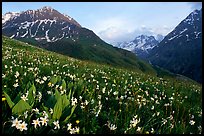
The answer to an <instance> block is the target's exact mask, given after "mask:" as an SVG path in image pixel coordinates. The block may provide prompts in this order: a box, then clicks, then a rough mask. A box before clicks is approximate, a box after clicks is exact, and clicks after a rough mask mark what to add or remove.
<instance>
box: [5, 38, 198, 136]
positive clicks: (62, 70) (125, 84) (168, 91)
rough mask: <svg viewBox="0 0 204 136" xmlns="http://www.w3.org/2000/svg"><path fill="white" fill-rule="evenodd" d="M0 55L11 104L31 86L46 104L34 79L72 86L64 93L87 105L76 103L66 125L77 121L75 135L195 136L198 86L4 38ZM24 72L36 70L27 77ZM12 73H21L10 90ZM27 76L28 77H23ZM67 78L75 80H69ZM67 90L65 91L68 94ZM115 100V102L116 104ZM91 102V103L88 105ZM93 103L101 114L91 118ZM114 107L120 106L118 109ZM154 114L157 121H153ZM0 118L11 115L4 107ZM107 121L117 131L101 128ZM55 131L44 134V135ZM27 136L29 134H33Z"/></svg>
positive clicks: (12, 78) (40, 86)
mask: <svg viewBox="0 0 204 136" xmlns="http://www.w3.org/2000/svg"><path fill="white" fill-rule="evenodd" d="M2 51H3V54H2V57H3V58H2V74H3V75H5V77H4V78H3V79H2V87H3V89H2V90H3V91H5V92H7V93H8V94H9V95H10V97H11V99H14V98H15V96H16V95H18V93H19V92H22V93H25V92H26V89H25V88H26V84H27V83H28V82H31V83H34V84H35V86H36V90H37V91H41V92H42V94H43V100H42V103H46V101H47V99H46V98H47V97H48V96H47V93H46V91H47V90H49V89H50V88H48V87H47V83H48V82H46V83H44V84H39V83H38V82H37V81H36V79H37V78H38V79H42V77H44V76H46V77H48V80H50V78H51V77H52V76H53V75H60V76H61V77H62V78H63V79H64V80H65V81H66V82H67V83H73V84H74V86H75V87H73V88H72V89H70V88H69V89H70V90H72V91H73V92H75V93H74V97H75V98H77V99H78V100H79V96H82V97H83V100H85V99H86V100H88V101H89V103H90V104H89V105H88V106H87V107H86V109H81V108H80V101H79V102H78V107H77V108H76V110H75V112H74V115H73V116H72V118H71V119H70V120H69V122H71V123H74V121H75V120H76V119H79V120H80V122H81V123H80V124H79V127H80V129H81V130H80V133H124V132H125V131H126V132H127V133H146V132H147V131H148V132H150V131H151V128H154V132H152V133H157V134H158V133H190V132H191V133H199V129H198V127H199V126H200V125H201V117H200V111H201V110H202V109H201V108H202V107H201V101H202V98H201V85H199V84H196V83H193V82H190V81H181V80H178V79H176V78H169V79H163V78H157V77H155V76H150V75H148V74H144V73H142V72H140V71H134V72H133V71H132V72H131V71H129V70H127V69H118V68H114V67H110V66H108V65H99V64H96V63H92V62H88V61H79V60H76V59H73V58H69V57H67V56H63V55H60V54H57V53H53V52H49V51H46V50H43V49H40V48H36V47H32V46H29V45H27V44H25V43H22V42H19V41H16V40H11V39H10V38H6V37H3V46H2ZM48 58H49V60H48ZM5 65H7V68H5ZM10 66H12V68H10ZM29 67H32V68H34V69H35V68H37V69H36V70H34V71H30V72H28V68H29ZM9 69H10V70H9ZM11 69H12V70H11ZM16 71H18V72H19V73H20V77H19V78H18V80H19V81H18V82H19V87H18V88H14V87H13V86H12V85H13V84H14V83H15V82H16V80H15V76H14V75H15V72H16ZM26 71H27V75H24V73H25V72H26ZM52 71H53V72H52ZM70 75H73V76H74V75H75V76H76V77H75V78H74V80H72V78H71V76H70ZM94 80H95V81H94ZM103 88H105V90H106V91H105V93H103V91H102V90H103ZM69 89H68V88H67V90H69ZM51 91H54V89H51ZM114 92H118V95H114V94H113V93H114ZM67 93H68V92H67ZM99 95H101V97H102V98H101V99H99V98H98V96H99ZM125 95H127V98H123V99H122V98H121V97H122V96H125ZM156 96H157V97H156ZM106 98H109V99H108V100H107V99H106ZM117 98H119V99H118V100H117ZM129 98H130V99H129ZM152 98H153V99H154V100H153V99H152ZM159 98H161V99H159ZM172 98H173V99H172ZM91 100H94V101H96V102H95V103H92V104H91ZM156 100H157V102H159V104H156ZM98 101H101V103H102V105H103V106H102V109H101V111H100V114H99V115H98V117H96V115H95V113H92V112H90V111H91V109H95V108H96V107H97V105H98ZM118 102H122V103H121V104H118ZM168 103H170V106H167V107H165V106H164V105H165V104H168ZM35 106H36V107H38V108H40V109H41V110H43V107H41V106H40V104H39V103H37V104H34V107H33V108H35ZM152 106H154V109H152ZM5 111H6V112H5ZM173 111H174V112H173ZM158 112H159V113H160V114H159V116H152V115H153V114H156V113H158ZM2 113H3V114H2V118H3V122H5V121H8V120H9V118H10V116H11V112H10V110H9V109H8V108H6V106H3V108H2ZM134 115H138V117H139V118H140V122H139V123H138V125H137V126H140V127H142V130H141V131H139V132H137V131H136V130H137V127H136V128H131V129H130V130H128V128H129V124H130V120H131V119H132V117H133V116H134ZM170 115H173V120H170V119H169V118H168V117H169V116H170ZM192 115H194V119H193V120H195V121H196V124H195V125H193V126H191V125H190V124H189V121H190V120H191V116H192ZM201 115H202V114H201ZM153 117H154V118H153ZM163 119H167V123H166V125H162V120H163ZM50 121H51V119H50ZM107 121H110V122H111V123H112V124H116V125H117V128H118V129H117V130H116V131H110V130H109V129H108V127H107V125H105V124H107ZM170 124H173V125H174V127H173V128H171V129H170V128H169V126H170ZM10 125H11V124H10ZM10 125H9V123H8V125H6V126H3V130H2V132H3V133H12V132H14V131H15V132H16V133H18V131H16V130H14V129H10V127H9V126H10ZM60 125H62V124H60ZM64 126H65V125H64ZM49 127H50V129H51V128H52V125H50V124H49ZM8 130H9V131H8ZM54 131H55V130H46V131H45V130H44V131H43V132H44V133H47V132H48V133H49V132H50V133H51V132H54ZM29 132H30V133H33V131H32V130H29ZM58 133H65V134H66V133H68V132H67V131H66V128H65V129H64V130H63V127H62V130H61V131H58Z"/></svg>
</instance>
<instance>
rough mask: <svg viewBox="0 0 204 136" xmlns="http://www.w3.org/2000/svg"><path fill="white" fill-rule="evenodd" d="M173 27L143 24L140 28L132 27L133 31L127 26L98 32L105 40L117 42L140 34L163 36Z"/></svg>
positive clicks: (130, 39)
mask: <svg viewBox="0 0 204 136" xmlns="http://www.w3.org/2000/svg"><path fill="white" fill-rule="evenodd" d="M171 30H172V28H169V27H167V26H166V25H163V26H160V27H154V28H151V27H147V26H145V25H141V26H140V27H138V28H134V29H132V31H130V30H127V29H126V28H125V27H120V28H118V27H109V28H106V29H105V30H102V31H100V32H98V35H99V37H101V38H102V39H103V40H104V41H106V42H108V43H117V42H124V41H132V40H134V39H135V37H137V36H139V35H142V34H143V35H148V36H150V35H153V36H157V35H158V34H161V35H163V36H165V35H167V34H168V33H169V32H170V31H171Z"/></svg>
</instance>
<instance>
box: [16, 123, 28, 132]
mask: <svg viewBox="0 0 204 136" xmlns="http://www.w3.org/2000/svg"><path fill="white" fill-rule="evenodd" d="M27 125H28V124H27V123H25V121H24V122H23V123H22V124H19V127H18V129H20V131H23V130H27V129H28V128H27V127H26V126H27Z"/></svg>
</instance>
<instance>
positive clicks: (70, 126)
mask: <svg viewBox="0 0 204 136" xmlns="http://www.w3.org/2000/svg"><path fill="white" fill-rule="evenodd" d="M71 129H72V124H71V123H68V124H67V131H68V130H71Z"/></svg>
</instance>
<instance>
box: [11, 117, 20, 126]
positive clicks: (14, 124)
mask: <svg viewBox="0 0 204 136" xmlns="http://www.w3.org/2000/svg"><path fill="white" fill-rule="evenodd" d="M21 122H22V120H18V119H17V118H16V119H15V120H13V121H12V126H11V127H16V128H17V129H18V128H19V124H20V123H21Z"/></svg>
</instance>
